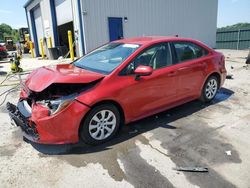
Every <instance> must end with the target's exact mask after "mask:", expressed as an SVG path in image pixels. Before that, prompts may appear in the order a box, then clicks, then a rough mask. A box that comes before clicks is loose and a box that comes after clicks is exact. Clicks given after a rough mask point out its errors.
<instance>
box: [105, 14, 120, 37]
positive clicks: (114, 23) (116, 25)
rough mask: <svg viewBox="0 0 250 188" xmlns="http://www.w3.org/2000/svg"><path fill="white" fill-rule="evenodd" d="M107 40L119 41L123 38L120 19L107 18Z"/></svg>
mask: <svg viewBox="0 0 250 188" xmlns="http://www.w3.org/2000/svg"><path fill="white" fill-rule="evenodd" d="M108 22H109V40H110V41H114V40H119V39H122V38H123V27H122V18H114V17H109V18H108Z"/></svg>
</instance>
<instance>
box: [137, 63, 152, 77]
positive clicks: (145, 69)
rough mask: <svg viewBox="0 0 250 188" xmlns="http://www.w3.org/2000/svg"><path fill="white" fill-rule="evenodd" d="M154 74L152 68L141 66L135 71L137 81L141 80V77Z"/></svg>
mask: <svg viewBox="0 0 250 188" xmlns="http://www.w3.org/2000/svg"><path fill="white" fill-rule="evenodd" d="M152 73H153V69H152V67H150V66H144V65H140V66H139V67H137V68H136V69H135V75H136V80H139V79H140V77H141V76H149V75H151V74H152Z"/></svg>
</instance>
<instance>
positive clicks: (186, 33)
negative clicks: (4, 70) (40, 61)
mask: <svg viewBox="0 0 250 188" xmlns="http://www.w3.org/2000/svg"><path fill="white" fill-rule="evenodd" d="M24 7H25V10H26V13H27V20H28V25H29V28H30V33H31V39H32V41H34V43H35V49H36V54H37V56H38V55H39V50H38V49H39V45H38V41H39V40H40V39H41V38H44V39H45V38H48V37H52V41H53V45H54V46H62V45H65V46H67V45H68V39H67V31H68V30H71V31H72V32H73V34H74V40H75V41H76V52H77V54H78V55H79V56H82V55H83V54H85V53H87V52H89V51H91V50H92V49H94V48H96V47H98V46H100V45H102V44H104V43H107V42H109V41H112V40H115V39H118V38H122V37H124V38H128V37H139V36H146V35H164V36H165V35H179V36H181V37H189V38H194V39H198V40H200V41H202V42H204V43H206V44H207V45H209V46H211V47H215V44H216V26H217V9H218V0H29V1H28V2H27V3H26V4H25V5H24ZM45 44H46V43H45ZM45 47H46V45H45Z"/></svg>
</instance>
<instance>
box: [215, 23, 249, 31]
mask: <svg viewBox="0 0 250 188" xmlns="http://www.w3.org/2000/svg"><path fill="white" fill-rule="evenodd" d="M239 29H250V23H237V24H234V25H229V26H226V27H221V28H218V29H217V31H232V30H239Z"/></svg>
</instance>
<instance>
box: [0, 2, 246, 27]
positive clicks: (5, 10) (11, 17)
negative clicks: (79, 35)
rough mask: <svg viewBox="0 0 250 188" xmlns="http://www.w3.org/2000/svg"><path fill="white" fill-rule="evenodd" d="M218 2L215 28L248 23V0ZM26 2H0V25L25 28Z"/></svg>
mask: <svg viewBox="0 0 250 188" xmlns="http://www.w3.org/2000/svg"><path fill="white" fill-rule="evenodd" d="M186 1H188V0H186ZM207 1H211V0H207ZM218 1H219V6H218V21H217V27H223V26H227V25H232V24H236V23H239V22H249V23H250V0H218ZM26 2H27V0H0V24H1V23H7V24H9V25H10V26H11V27H13V28H16V29H18V28H20V27H24V26H27V22H26V15H25V10H24V8H23V5H24V4H25V3H26Z"/></svg>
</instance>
